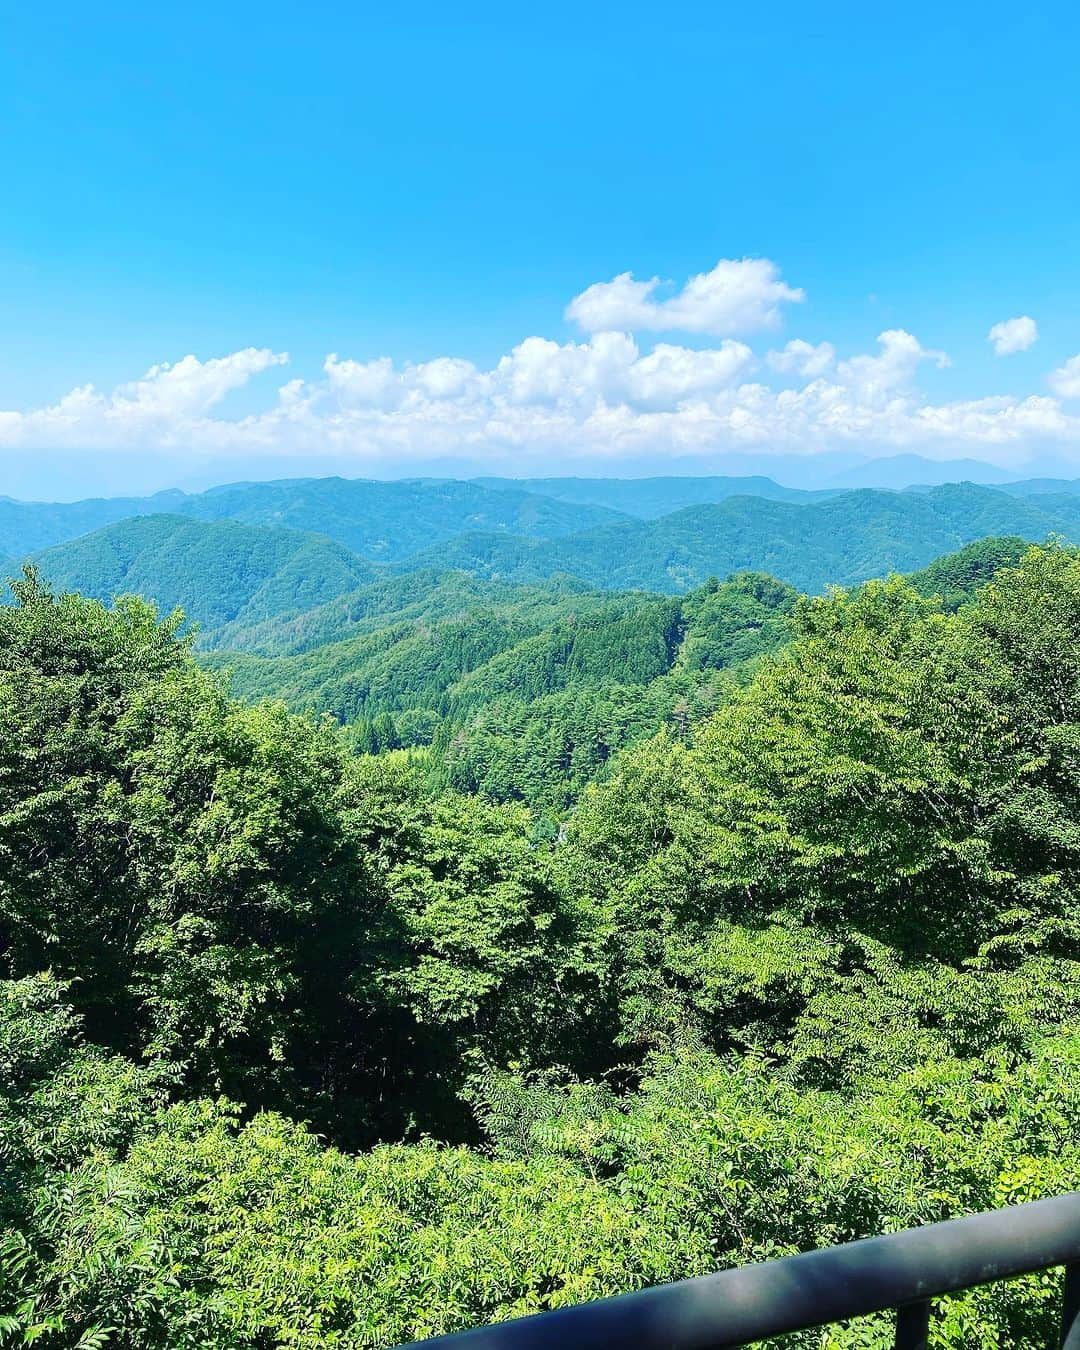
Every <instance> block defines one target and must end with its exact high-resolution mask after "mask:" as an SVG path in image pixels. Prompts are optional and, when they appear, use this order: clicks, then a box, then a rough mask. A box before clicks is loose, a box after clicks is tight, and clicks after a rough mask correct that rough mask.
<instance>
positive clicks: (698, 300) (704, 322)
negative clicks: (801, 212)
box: [566, 258, 806, 337]
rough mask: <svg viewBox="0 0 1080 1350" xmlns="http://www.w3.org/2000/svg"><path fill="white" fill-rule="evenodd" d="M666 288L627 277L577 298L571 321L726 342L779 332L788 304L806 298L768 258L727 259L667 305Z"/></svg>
mask: <svg viewBox="0 0 1080 1350" xmlns="http://www.w3.org/2000/svg"><path fill="white" fill-rule="evenodd" d="M668 284H670V283H668ZM661 285H662V283H661V281H660V279H659V277H653V278H652V280H651V281H636V280H635V279H634V277H633V276H632V274H631V273H629V272H621V273H620V274H619V275H618V276H617V277H614V278H613V279H612V280H611V281H597V282H594V283H593V285H591V286H589V287H588V288H587V289H586V290H584V291H582V292H581V294H580V295H577V296H575V297H574V299H573V300H571V301H570V304H569V305H568V306H567V308H566V317H567V318H568V319H570V320H571V321H572V322H574V323H576V324H577V325H578V326H579V327H580V328H583V329H584V330H585V331H586V332H587V333H598V332H603V331H605V330H608V329H628V330H630V331H631V332H672V331H679V332H684V333H709V334H712V335H713V336H714V337H726V336H732V335H734V334H736V333H753V332H757V331H758V330H760V329H765V328H775V327H777V325H778V324H779V323H780V309H781V306H782V305H785V304H793V303H798V302H799V301H802V300H804V299H805V298H806V297H805V293H804V292H803V291H801V290H799V289H797V288H795V287H792V286H789V285H787V283H786V282H784V281H782V280H781V279H780V269H779V268H778V267H777V265H776V264H775V263H774V262H771V261H770V260H769V259H768V258H739V259H735V258H721V260H720V261H719V262H718V263H717V264H716V266H715V267H714V268H713V269H712V271H711V272H699V273H698V274H697V276H693V277H691V278H690V280H689V281H688V282H687V283H686V285H685V286H684V287H683V288H682V290H680V291H677V292H676V293H675V294H674V295H672V296H669V297H668V298H667V299H666V300H658V299H657V298H656V293H657V291H659V290H660V289H661Z"/></svg>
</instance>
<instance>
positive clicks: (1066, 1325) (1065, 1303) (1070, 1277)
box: [1061, 1265, 1080, 1350]
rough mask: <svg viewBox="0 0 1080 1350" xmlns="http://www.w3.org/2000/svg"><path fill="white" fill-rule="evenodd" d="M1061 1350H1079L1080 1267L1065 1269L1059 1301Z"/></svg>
mask: <svg viewBox="0 0 1080 1350" xmlns="http://www.w3.org/2000/svg"><path fill="white" fill-rule="evenodd" d="M1061 1350H1080V1265H1074V1266H1066V1267H1065V1293H1064V1297H1063V1298H1062V1300H1061Z"/></svg>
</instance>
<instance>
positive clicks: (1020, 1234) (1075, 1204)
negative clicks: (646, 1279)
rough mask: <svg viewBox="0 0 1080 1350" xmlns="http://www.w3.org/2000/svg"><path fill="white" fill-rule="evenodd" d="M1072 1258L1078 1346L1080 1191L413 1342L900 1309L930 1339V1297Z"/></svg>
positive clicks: (680, 1344) (763, 1329)
mask: <svg viewBox="0 0 1080 1350" xmlns="http://www.w3.org/2000/svg"><path fill="white" fill-rule="evenodd" d="M1052 1266H1065V1268H1066V1272H1065V1295H1064V1301H1063V1309H1062V1318H1061V1335H1060V1339H1059V1340H1058V1344H1059V1345H1060V1346H1061V1347H1062V1350H1080V1192H1078V1191H1073V1192H1070V1193H1069V1194H1068V1195H1059V1196H1055V1197H1054V1198H1053V1199H1050V1200H1036V1201H1034V1202H1032V1203H1031V1204H1026V1205H1012V1206H1010V1207H1009V1208H1007V1209H996V1210H992V1211H991V1212H990V1213H989V1214H973V1215H971V1216H970V1217H968V1218H964V1219H948V1220H946V1221H945V1222H944V1223H933V1224H928V1225H926V1226H925V1227H923V1228H908V1229H905V1230H904V1231H903V1232H900V1233H887V1234H885V1235H884V1236H883V1237H872V1238H864V1239H862V1240H861V1241H859V1242H848V1243H845V1244H844V1245H843V1246H840V1247H825V1248H822V1249H821V1250H820V1251H814V1252H805V1253H802V1254H801V1255H799V1256H786V1257H783V1258H782V1259H780V1260H777V1261H765V1262H763V1263H761V1264H760V1265H754V1266H740V1267H737V1268H735V1269H733V1270H722V1271H719V1272H717V1273H716V1274H715V1275H701V1276H698V1277H697V1278H696V1279H692V1280H679V1281H678V1282H677V1283H675V1284H662V1285H657V1286H655V1287H654V1288H652V1289H643V1290H640V1291H639V1292H638V1293H634V1294H622V1295H620V1296H618V1297H617V1298H605V1299H599V1300H597V1301H596V1302H595V1303H581V1304H578V1305H577V1306H576V1307H572V1308H558V1309H556V1310H555V1311H554V1312H546V1313H537V1314H535V1315H533V1316H532V1317H521V1318H517V1319H515V1320H513V1321H509V1322H496V1323H494V1324H492V1325H491V1326H487V1327H480V1328H478V1329H477V1330H476V1331H462V1332H458V1333H456V1334H455V1335H451V1336H437V1337H434V1338H433V1339H431V1340H426V1341H417V1342H415V1343H414V1345H413V1347H412V1350H420V1347H423V1350H436V1347H438V1350H451V1348H452V1350H612V1347H618V1346H633V1347H634V1348H635V1350H732V1348H733V1347H736V1346H743V1345H750V1344H752V1343H753V1342H755V1341H760V1340H763V1339H765V1338H766V1337H769V1336H780V1335H783V1334H785V1333H787V1332H791V1331H804V1330H807V1329H809V1328H811V1327H818V1326H824V1325H826V1324H828V1323H830V1322H841V1321H846V1320H847V1319H848V1318H850V1317H864V1316H866V1315H867V1314H869V1313H876V1312H885V1311H887V1310H889V1309H892V1308H895V1309H896V1310H897V1319H896V1341H895V1344H896V1347H897V1350H918V1348H919V1347H925V1346H926V1345H927V1344H928V1335H929V1323H930V1304H931V1300H932V1299H934V1298H937V1297H939V1296H940V1295H942V1294H955V1293H958V1292H959V1291H960V1290H962V1289H972V1288H974V1287H975V1286H977V1285H981V1284H990V1283H991V1282H993V1281H996V1280H1009V1279H1013V1278H1014V1277H1016V1276H1018V1275H1030V1274H1033V1273H1034V1272H1036V1271H1040V1270H1048V1269H1049V1268H1050V1267H1052Z"/></svg>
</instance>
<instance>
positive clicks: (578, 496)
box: [0, 478, 1080, 654]
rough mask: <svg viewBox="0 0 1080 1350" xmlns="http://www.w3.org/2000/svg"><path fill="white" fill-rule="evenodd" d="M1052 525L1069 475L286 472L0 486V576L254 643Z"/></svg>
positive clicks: (687, 584)
mask: <svg viewBox="0 0 1080 1350" xmlns="http://www.w3.org/2000/svg"><path fill="white" fill-rule="evenodd" d="M541 487H543V488H545V489H546V492H540V491H537V490H530V489H539V488H541ZM672 506H675V507H677V509H674V510H672V509H670V508H671V507H672ZM118 517H119V518H118ZM95 525H101V528H94V526H95ZM87 531H88V532H87ZM1049 534H1061V535H1063V536H1065V537H1066V538H1069V539H1080V481H1071V482H1070V481H1054V480H1049V479H1040V480H1032V481H1029V482H1024V483H1012V484H1007V485H1003V486H1000V487H996V488H992V487H986V486H980V485H976V484H972V483H962V484H951V485H945V486H942V487H931V488H923V487H910V488H909V489H907V490H905V491H902V492H898V491H881V490H875V489H861V490H856V491H848V492H839V491H821V492H814V493H811V492H804V491H800V490H797V489H791V488H784V487H781V486H779V485H778V484H776V483H773V482H772V481H771V480H768V479H750V480H739V479H731V478H711V479H677V478H676V479H673V478H658V479H638V480H604V479H591V480H590V479H550V480H534V481H530V482H528V483H526V484H524V485H522V484H519V483H513V482H504V481H500V480H486V481H484V482H476V483H462V482H455V481H443V480H423V479H414V480H408V481H404V482H398V483H381V482H369V481H364V480H344V479H298V480H295V481H284V482H279V483H256V484H234V485H231V486H229V487H226V488H221V489H216V490H212V491H208V492H205V493H201V494H197V495H185V494H183V493H169V494H164V495H161V496H158V497H151V498H129V499H117V500H109V499H101V500H98V501H89V502H77V503H68V504H62V505H54V504H35V503H21V502H12V501H0V552H2V553H5V554H7V555H8V558H9V563H8V571H9V572H10V571H11V570H13V569H14V567H15V566H16V565H17V563H18V562H19V561H20V560H21V559H23V558H27V557H30V558H32V559H33V560H34V561H35V562H36V563H37V565H38V566H39V568H40V570H41V572H42V574H43V575H44V577H45V578H46V579H47V580H48V581H49V582H50V583H51V584H52V585H54V586H55V587H58V588H63V589H72V590H80V591H83V592H84V593H86V594H89V595H93V596H97V597H100V598H102V599H109V598H110V597H112V596H114V595H116V594H119V593H123V592H132V593H136V594H140V595H143V596H146V597H148V598H150V599H153V600H155V601H156V602H157V603H158V605H159V606H160V607H161V608H162V609H170V608H172V607H173V606H174V605H180V606H181V607H183V608H184V609H185V611H186V612H187V613H188V614H189V615H190V617H191V618H192V619H194V620H195V621H197V622H198V623H199V625H200V627H201V630H202V636H201V639H200V640H201V642H202V643H203V645H205V646H207V647H223V646H228V647H237V648H244V649H247V650H251V651H262V652H265V653H268V654H269V653H271V652H274V651H283V650H302V649H304V648H306V647H310V646H312V645H317V644H319V643H321V642H325V641H328V640H338V639H340V638H341V637H342V636H344V635H347V634H350V633H354V632H360V631H362V630H363V625H364V624H365V623H366V622H367V621H368V620H369V619H371V618H373V617H377V618H379V619H380V621H381V619H382V617H383V616H386V615H393V614H395V613H399V612H400V614H401V615H402V617H403V618H404V617H406V616H408V615H409V614H410V613H411V614H414V615H416V614H419V613H420V612H423V611H426V607H427V606H428V605H429V603H430V602H431V596H432V595H433V594H439V593H441V594H443V595H444V596H445V602H444V604H443V606H442V608H441V609H440V610H439V614H440V616H441V617H449V616H451V615H452V613H453V612H454V611H455V610H460V609H461V608H462V605H463V604H465V603H468V604H480V603H482V602H483V600H484V596H483V594H482V593H483V592H484V590H485V588H487V589H489V590H490V588H491V587H492V586H494V587H497V588H501V591H500V593H501V594H503V595H504V596H506V595H508V594H509V593H510V592H511V591H513V589H514V588H520V587H523V586H524V587H528V586H535V585H537V584H539V583H547V582H549V581H550V579H552V578H561V580H560V582H559V584H560V585H561V586H563V587H570V588H574V587H576V588H577V589H578V590H579V591H585V590H592V591H611V590H618V591H628V590H649V591H655V592H661V593H667V594H677V593H681V592H685V591H688V590H691V589H693V588H694V587H697V586H700V585H701V584H702V583H703V582H705V581H706V580H707V579H708V578H710V577H713V576H716V577H721V578H722V577H725V576H728V575H730V574H731V573H733V572H738V571H742V570H755V571H763V572H768V573H771V574H773V575H774V576H776V577H779V578H780V579H781V580H783V581H785V582H788V583H790V584H791V585H794V586H796V587H798V588H799V589H800V590H805V591H811V592H817V591H821V590H823V589H824V588H825V587H826V586H828V585H829V584H833V583H835V584H839V585H850V584H852V583H855V582H859V581H862V580H865V579H866V578H868V577H872V576H878V575H882V574H884V573H886V572H889V571H891V570H899V571H908V570H912V569H915V568H919V567H923V566H925V565H927V564H928V563H929V562H931V561H932V560H933V559H934V558H936V557H937V556H939V555H940V554H943V553H946V552H950V551H951V550H954V549H957V548H960V547H961V546H963V545H964V544H967V543H969V542H971V541H972V540H975V539H978V538H981V537H983V536H986V535H1017V536H1020V537H1022V538H1025V539H1029V540H1034V541H1038V540H1043V539H1045V538H1046V537H1047V535H1049ZM71 535H74V536H76V537H74V538H73V537H71ZM43 545H48V547H43ZM448 572H452V573H454V574H456V580H455V583H454V585H452V586H450V587H449V588H447V587H446V585H445V582H444V581H443V580H441V578H445V576H446V574H447V573H448ZM463 576H464V577H467V578H472V579H473V581H472V583H471V588H470V587H465V589H464V591H463V590H462V587H461V585H460V582H461V580H462V577H463ZM440 587H442V588H443V589H442V591H441V592H440V589H439V588H440ZM463 596H464V597H465V598H464V599H463ZM515 603H516V600H515ZM418 606H419V609H418V608H417V607H418ZM282 625H285V627H284V628H283V627H282Z"/></svg>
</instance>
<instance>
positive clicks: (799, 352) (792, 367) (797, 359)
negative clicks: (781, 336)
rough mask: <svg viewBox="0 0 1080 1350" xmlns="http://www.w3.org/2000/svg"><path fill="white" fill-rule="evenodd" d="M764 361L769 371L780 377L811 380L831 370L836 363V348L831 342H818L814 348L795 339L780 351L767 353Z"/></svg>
mask: <svg viewBox="0 0 1080 1350" xmlns="http://www.w3.org/2000/svg"><path fill="white" fill-rule="evenodd" d="M765 360H766V361H767V362H768V365H769V368H770V370H775V371H777V372H778V373H779V374H781V375H802V376H803V377H805V378H807V379H812V378H813V377H814V376H815V375H824V374H825V372H826V371H827V370H831V369H832V367H833V365H834V364H835V362H836V348H835V347H834V346H833V345H832V343H831V342H819V343H818V344H817V346H814V345H813V344H812V343H809V342H804V341H803V340H802V338H795V339H794V340H793V341H791V342H789V343H788V344H787V346H786V347H784V348H783V349H782V350H781V351H772V352H769V353H768V355H767V356H766V358H765Z"/></svg>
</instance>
